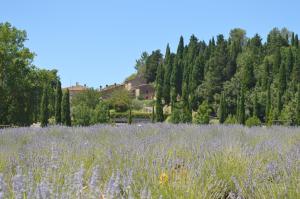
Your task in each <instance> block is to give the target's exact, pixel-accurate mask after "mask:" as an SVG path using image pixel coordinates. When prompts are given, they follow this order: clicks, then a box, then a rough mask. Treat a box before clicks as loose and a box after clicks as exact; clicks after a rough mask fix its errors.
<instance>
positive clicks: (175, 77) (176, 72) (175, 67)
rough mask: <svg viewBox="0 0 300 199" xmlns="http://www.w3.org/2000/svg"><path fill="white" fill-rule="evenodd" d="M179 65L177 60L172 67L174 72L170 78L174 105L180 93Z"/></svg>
mask: <svg viewBox="0 0 300 199" xmlns="http://www.w3.org/2000/svg"><path fill="white" fill-rule="evenodd" d="M179 73H180V70H179V65H178V63H177V61H175V63H174V64H173V69H172V74H171V79H170V87H171V91H170V95H171V96H170V97H171V104H172V106H174V104H175V103H176V101H177V95H178V93H179V91H178V87H177V84H178V81H179Z"/></svg>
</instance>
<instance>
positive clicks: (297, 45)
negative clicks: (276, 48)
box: [295, 35, 299, 48]
mask: <svg viewBox="0 0 300 199" xmlns="http://www.w3.org/2000/svg"><path fill="white" fill-rule="evenodd" d="M295 47H296V48H299V39H298V35H296V36H295Z"/></svg>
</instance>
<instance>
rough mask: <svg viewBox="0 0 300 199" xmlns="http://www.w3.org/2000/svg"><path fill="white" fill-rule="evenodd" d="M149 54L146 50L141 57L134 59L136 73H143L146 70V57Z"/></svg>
mask: <svg viewBox="0 0 300 199" xmlns="http://www.w3.org/2000/svg"><path fill="white" fill-rule="evenodd" d="M148 57H149V55H148V53H147V52H143V53H142V55H141V57H140V58H139V59H138V60H136V63H135V66H134V68H135V70H136V71H137V73H138V74H139V75H144V74H145V72H146V61H147V59H148Z"/></svg>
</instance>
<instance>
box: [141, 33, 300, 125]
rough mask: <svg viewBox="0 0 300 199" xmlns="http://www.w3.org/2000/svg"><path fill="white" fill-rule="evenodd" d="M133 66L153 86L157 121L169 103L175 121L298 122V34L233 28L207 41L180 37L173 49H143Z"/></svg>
mask: <svg viewBox="0 0 300 199" xmlns="http://www.w3.org/2000/svg"><path fill="white" fill-rule="evenodd" d="M136 69H137V72H138V73H142V74H143V75H144V76H145V78H146V79H147V81H148V82H153V83H154V84H155V87H156V121H158V122H162V121H164V120H165V118H164V117H163V107H164V106H166V105H167V106H171V110H172V114H171V121H172V122H174V123H179V122H183V123H189V122H192V121H194V122H196V123H208V121H209V119H207V118H209V117H210V118H211V117H215V118H217V119H218V120H219V122H220V123H224V122H225V123H240V124H245V123H246V122H247V121H248V122H249V123H260V122H263V123H267V124H274V123H275V124H287V125H300V86H299V85H300V49H299V40H298V35H297V34H295V33H294V32H291V31H289V30H287V29H286V28H284V29H281V30H279V29H278V28H274V29H272V30H271V31H270V32H269V34H268V35H267V39H266V41H265V42H263V39H262V38H261V37H260V36H259V35H258V34H255V35H254V36H253V37H250V38H249V37H247V36H246V31H245V30H243V29H239V28H236V29H233V30H231V31H230V34H229V37H228V38H227V39H226V38H225V37H224V36H223V35H222V34H220V35H217V36H216V37H212V38H211V39H210V40H209V42H208V43H207V42H205V41H201V40H198V38H197V37H196V36H195V35H192V36H191V37H190V40H189V42H188V44H187V45H185V44H184V39H183V37H180V40H179V44H178V47H177V51H176V53H173V52H171V50H170V46H169V45H167V48H166V52H165V55H164V56H163V55H162V54H161V51H160V50H155V51H153V52H152V53H151V54H150V55H148V54H147V53H143V55H142V57H141V58H140V59H139V60H137V65H136Z"/></svg>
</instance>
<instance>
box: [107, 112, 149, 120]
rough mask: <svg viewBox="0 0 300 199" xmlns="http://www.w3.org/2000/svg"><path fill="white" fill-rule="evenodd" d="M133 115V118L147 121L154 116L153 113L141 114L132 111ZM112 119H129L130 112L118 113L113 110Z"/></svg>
mask: <svg viewBox="0 0 300 199" xmlns="http://www.w3.org/2000/svg"><path fill="white" fill-rule="evenodd" d="M131 114H132V118H145V119H151V115H152V113H147V112H140V111H132V113H131ZM110 117H111V118H127V117H128V111H127V112H116V111H115V110H111V111H110Z"/></svg>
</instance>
